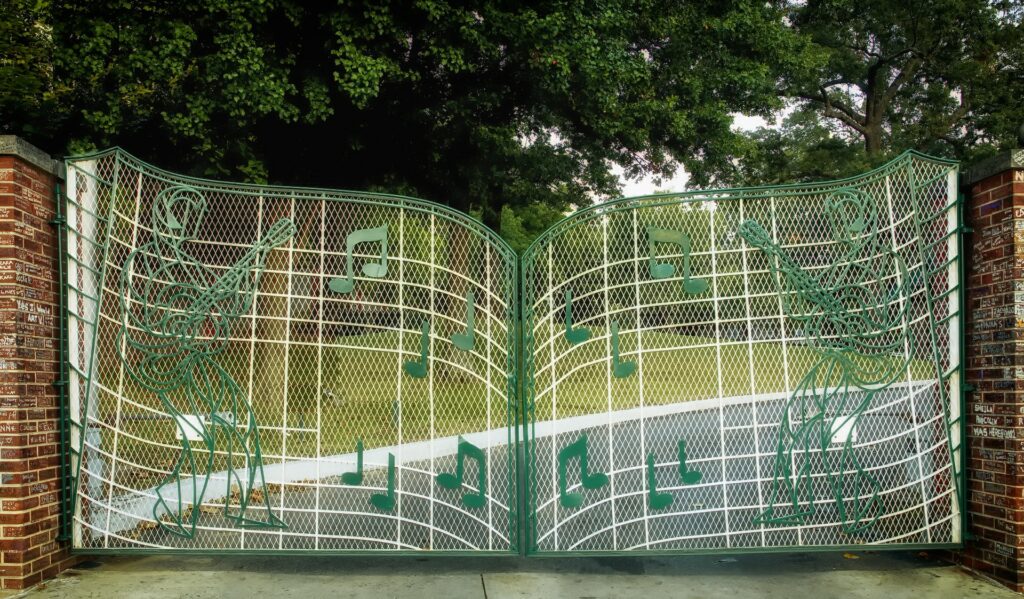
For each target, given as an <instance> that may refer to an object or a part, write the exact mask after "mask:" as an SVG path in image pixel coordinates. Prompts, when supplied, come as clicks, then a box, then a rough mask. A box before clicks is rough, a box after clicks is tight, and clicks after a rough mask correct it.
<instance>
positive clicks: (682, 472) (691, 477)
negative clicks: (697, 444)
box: [679, 439, 703, 485]
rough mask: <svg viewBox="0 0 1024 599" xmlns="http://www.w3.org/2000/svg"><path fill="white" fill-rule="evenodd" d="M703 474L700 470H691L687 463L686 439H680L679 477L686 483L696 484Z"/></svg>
mask: <svg viewBox="0 0 1024 599" xmlns="http://www.w3.org/2000/svg"><path fill="white" fill-rule="evenodd" d="M702 476H703V475H702V474H701V473H700V471H698V470H691V469H690V468H689V467H688V466H687V465H686V441H684V440H683V439H680V440H679V478H680V479H681V480H682V481H683V484H684V485H695V484H697V483H699V482H700V479H701V477H702Z"/></svg>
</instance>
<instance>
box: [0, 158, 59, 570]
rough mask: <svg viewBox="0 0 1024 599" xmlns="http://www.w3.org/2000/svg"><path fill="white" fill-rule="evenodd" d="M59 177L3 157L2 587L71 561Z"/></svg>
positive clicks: (0, 270)
mask: <svg viewBox="0 0 1024 599" xmlns="http://www.w3.org/2000/svg"><path fill="white" fill-rule="evenodd" d="M55 184H56V180H55V177H54V175H52V174H50V173H49V172H47V171H46V170H44V169H41V168H39V167H38V166H35V165H33V164H31V163H29V162H27V161H25V160H23V159H22V158H20V157H18V156H10V155H5V156H0V589H20V588H25V587H27V586H31V585H33V584H36V583H38V582H40V581H41V580H43V579H45V578H49V577H52V576H54V575H56V574H57V573H58V572H59V571H60V570H62V569H64V568H66V567H68V566H69V565H71V563H72V558H70V557H69V556H68V551H67V548H66V544H64V543H61V542H58V541H57V533H58V523H59V517H60V516H59V514H60V438H59V428H58V426H59V422H60V419H59V404H58V395H57V389H56V388H55V387H54V385H53V383H54V381H56V380H57V378H58V375H59V371H58V364H59V362H58V360H59V347H58V346H59V341H58V339H59V332H60V331H59V322H60V321H59V318H58V312H57V310H58V305H59V302H58V283H57V249H56V241H57V239H56V230H55V229H54V227H53V225H51V224H50V221H51V220H52V219H53V218H54V207H55V202H54V186H55Z"/></svg>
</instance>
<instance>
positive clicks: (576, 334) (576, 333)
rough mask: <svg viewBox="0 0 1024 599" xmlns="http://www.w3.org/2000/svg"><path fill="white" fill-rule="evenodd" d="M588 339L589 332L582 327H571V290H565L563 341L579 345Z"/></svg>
mask: <svg viewBox="0 0 1024 599" xmlns="http://www.w3.org/2000/svg"><path fill="white" fill-rule="evenodd" d="M587 339H590V331H589V330H588V329H585V328H583V327H575V328H574V327H573V322H572V289H566V290H565V340H566V341H568V342H569V343H571V344H573V345H579V344H580V343H583V342H584V341H586V340H587Z"/></svg>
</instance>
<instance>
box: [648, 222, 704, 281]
mask: <svg viewBox="0 0 1024 599" xmlns="http://www.w3.org/2000/svg"><path fill="white" fill-rule="evenodd" d="M659 243H665V244H671V245H676V246H679V249H680V251H682V253H683V291H684V292H686V293H687V294H688V295H698V294H701V293H704V292H705V291H707V290H708V288H709V285H708V282H707V280H706V279H697V278H692V277H691V274H690V250H691V245H690V236H689V235H687V234H685V233H681V232H679V231H672V230H670V229H660V228H658V227H647V245H648V250H649V252H650V263H649V264H648V269H649V270H650V273H651V278H654V279H668V278H670V277H671V276H672V275H674V274H675V272H676V267H675V266H674V265H672V264H669V263H667V262H658V260H657V257H656V256H657V253H656V246H657V244H659Z"/></svg>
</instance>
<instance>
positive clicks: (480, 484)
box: [437, 437, 487, 508]
mask: <svg viewBox="0 0 1024 599" xmlns="http://www.w3.org/2000/svg"><path fill="white" fill-rule="evenodd" d="M467 456H468V457H469V458H470V459H471V460H475V461H476V466H477V469H476V478H477V489H479V490H478V491H477V492H475V493H470V492H467V493H465V494H463V496H462V505H464V506H466V507H468V508H482V507H484V504H485V503H486V502H487V499H486V497H485V494H486V492H487V458H486V457H485V456H484V451H483V450H482V449H480V448H479V447H477V446H476V445H473V444H472V443H470V442H469V441H466V440H465V439H463V438H461V437H459V453H458V458H457V461H456V464H455V474H451V473H449V472H442V473H440V474H438V475H437V484H439V485H441V486H442V487H444V488H445V489H458V488H459V487H461V486H462V480H463V477H464V476H465V474H466V457H467Z"/></svg>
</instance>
